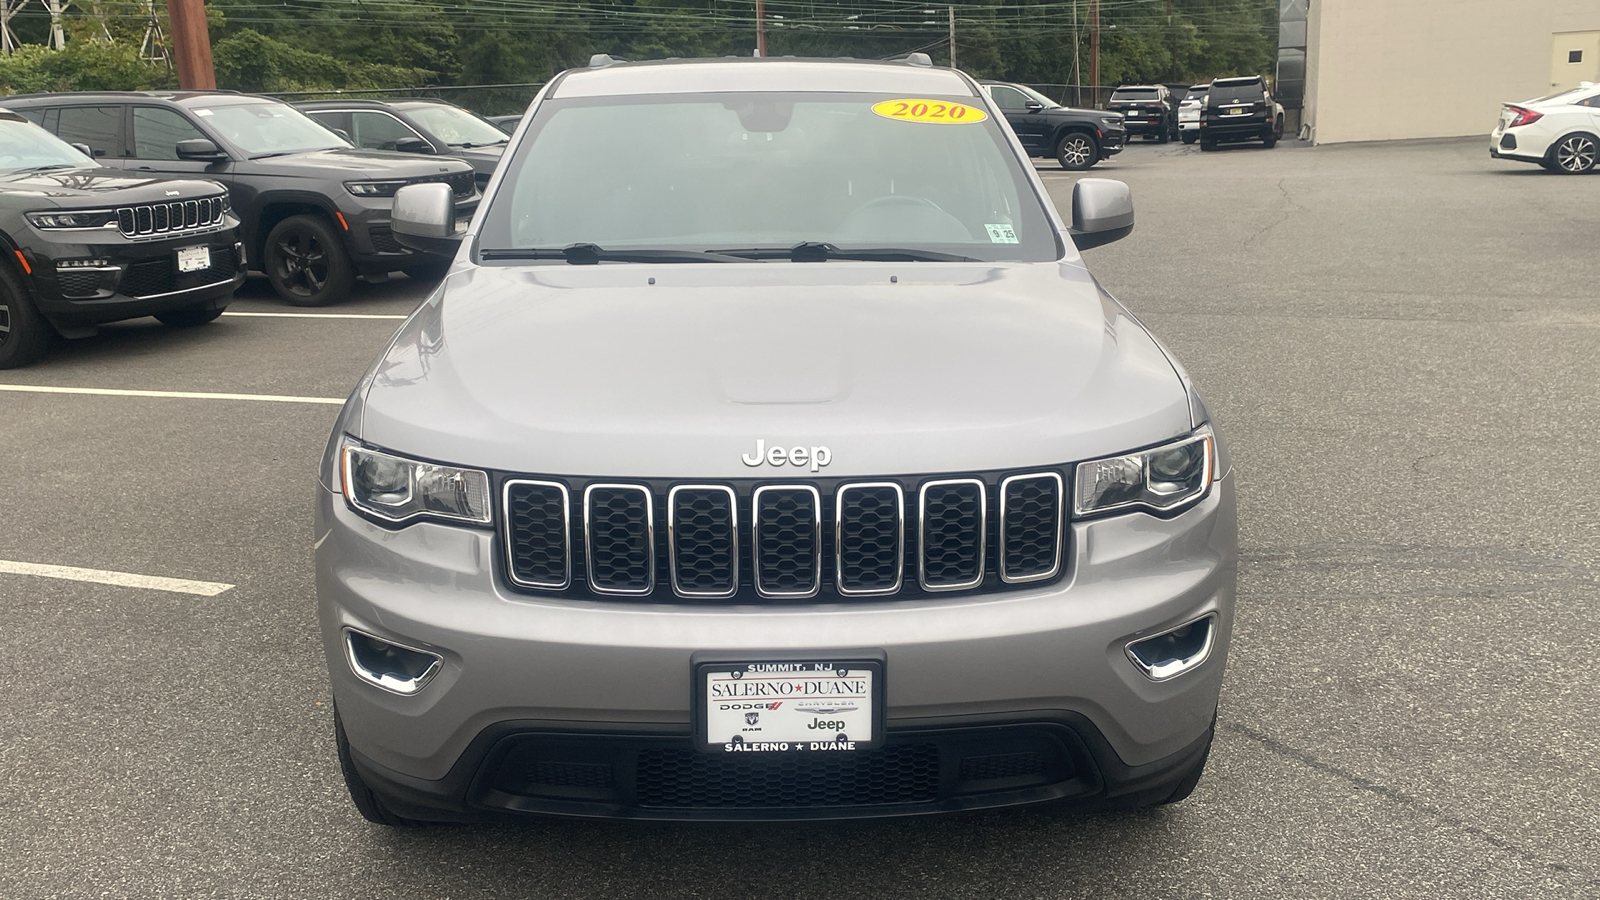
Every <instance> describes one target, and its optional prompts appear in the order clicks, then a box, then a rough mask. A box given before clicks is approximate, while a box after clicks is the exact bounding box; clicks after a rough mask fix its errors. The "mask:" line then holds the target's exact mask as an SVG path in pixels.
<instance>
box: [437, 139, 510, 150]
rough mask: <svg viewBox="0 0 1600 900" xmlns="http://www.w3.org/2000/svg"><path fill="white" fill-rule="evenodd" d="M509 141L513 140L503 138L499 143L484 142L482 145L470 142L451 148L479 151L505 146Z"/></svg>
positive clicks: (453, 145)
mask: <svg viewBox="0 0 1600 900" xmlns="http://www.w3.org/2000/svg"><path fill="white" fill-rule="evenodd" d="M509 140H511V138H508V137H503V138H501V139H500V140H498V141H484V142H483V143H481V144H475V143H473V142H471V141H468V142H467V143H465V144H451V145H450V146H452V147H460V148H461V149H463V150H474V149H477V148H478V147H498V146H500V145H501V144H504V143H505V142H507V141H509Z"/></svg>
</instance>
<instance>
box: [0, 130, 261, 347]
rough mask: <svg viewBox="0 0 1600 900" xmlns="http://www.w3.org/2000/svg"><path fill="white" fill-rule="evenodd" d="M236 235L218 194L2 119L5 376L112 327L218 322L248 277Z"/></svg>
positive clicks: (0, 306)
mask: <svg viewBox="0 0 1600 900" xmlns="http://www.w3.org/2000/svg"><path fill="white" fill-rule="evenodd" d="M83 149H87V148H83ZM238 231H239V220H238V219H237V218H235V217H234V215H233V213H232V211H231V209H230V208H229V205H228V194H227V192H226V190H225V189H224V188H223V186H222V185H221V184H218V183H217V182H214V181H208V180H202V179H198V178H189V179H184V180H167V179H159V178H151V177H149V176H147V175H133V174H129V173H127V172H122V171H120V170H117V169H113V168H109V167H105V166H101V165H98V164H96V163H95V161H94V160H93V159H91V158H89V156H88V155H87V154H85V153H83V152H82V150H81V149H79V148H74V147H72V146H69V145H68V144H66V143H65V142H63V141H61V140H59V139H57V138H55V137H53V136H51V135H50V134H49V133H47V132H46V131H44V130H43V129H41V128H39V127H38V126H36V125H34V124H33V123H31V122H29V121H28V120H27V119H25V118H23V117H22V116H20V115H17V114H16V113H13V112H11V111H9V110H5V109H0V369H11V368H17V367H19V366H25V365H28V364H29V363H32V362H36V361H38V360H39V359H40V358H41V357H43V356H44V355H45V353H46V352H47V351H48V350H49V349H50V345H51V344H52V343H54V341H55V340H56V338H57V337H60V336H65V337H86V336H88V335H92V334H94V333H95V332H96V331H97V330H98V328H99V326H100V325H102V324H104V323H107V322H116V321H120V320H123V319H135V318H139V317H141V316H154V317H155V318H156V319H158V320H159V321H161V322H163V323H165V324H167V325H174V326H192V325H203V324H205V323H206V322H210V321H212V320H213V319H215V318H216V317H217V316H219V315H221V314H222V311H223V310H224V309H225V308H227V306H228V301H229V300H230V299H232V297H233V291H234V288H235V287H237V286H238V284H239V282H240V281H242V280H243V278H244V272H243V269H242V267H241V266H240V261H241V254H242V252H243V250H244V248H243V245H242V244H240V242H239V237H238Z"/></svg>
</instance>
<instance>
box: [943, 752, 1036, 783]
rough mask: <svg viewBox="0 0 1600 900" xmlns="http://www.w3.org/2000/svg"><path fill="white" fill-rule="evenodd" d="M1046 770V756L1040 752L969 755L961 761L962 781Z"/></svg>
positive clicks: (1010, 776)
mask: <svg viewBox="0 0 1600 900" xmlns="http://www.w3.org/2000/svg"><path fill="white" fill-rule="evenodd" d="M1043 771H1044V757H1043V756H1041V755H1040V754H1038V753H1002V754H999V755H997V756H969V757H967V758H966V759H963V760H962V761H961V780H962V781H989V780H992V779H996V778H1022V777H1025V776H1031V775H1038V774H1040V773H1042V772H1043Z"/></svg>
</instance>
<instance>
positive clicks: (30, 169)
mask: <svg viewBox="0 0 1600 900" xmlns="http://www.w3.org/2000/svg"><path fill="white" fill-rule="evenodd" d="M76 168H78V167H77V166H75V165H73V164H72V163H51V164H49V165H48V166H29V167H27V168H26V169H12V170H11V172H12V174H16V173H18V172H52V171H55V170H56V169H76Z"/></svg>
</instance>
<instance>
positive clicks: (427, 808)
mask: <svg viewBox="0 0 1600 900" xmlns="http://www.w3.org/2000/svg"><path fill="white" fill-rule="evenodd" d="M1234 516H1235V511H1234V499H1233V485H1232V479H1231V478H1225V479H1223V480H1222V481H1220V482H1219V483H1218V484H1217V486H1216V488H1215V489H1213V491H1212V493H1211V494H1210V495H1209V496H1208V497H1207V498H1206V499H1205V500H1203V501H1202V502H1201V503H1200V504H1198V505H1197V506H1195V507H1194V508H1192V509H1190V510H1188V511H1186V512H1184V513H1182V514H1180V515H1178V516H1175V517H1173V518H1170V519H1159V518H1155V517H1153V516H1147V515H1143V514H1133V515H1125V516H1114V517H1110V518H1105V519H1099V520H1094V521H1090V522H1080V523H1075V524H1074V525H1073V531H1074V534H1073V539H1072V548H1073V550H1072V553H1071V554H1070V556H1069V565H1070V571H1069V573H1068V575H1067V577H1065V578H1064V579H1063V580H1062V581H1060V582H1058V583H1054V584H1051V585H1049V586H1046V587H1041V588H1039V589H1037V590H1023V591H1011V592H1007V593H1004V594H998V595H991V596H984V595H977V596H965V597H960V598H952V599H949V600H928V599H918V600H900V601H896V600H879V601H862V602H857V603H830V604H800V605H796V604H790V605H783V604H773V605H759V606H758V605H745V606H735V607H729V606H716V605H712V604H701V605H687V604H685V605H676V604H645V603H628V602H615V601H585V600H571V599H561V598H543V597H535V596H530V595H527V594H518V593H513V592H511V591H509V590H507V589H506V588H505V586H504V585H503V584H502V583H501V582H500V581H499V575H498V574H497V573H498V572H499V571H500V566H498V565H497V564H496V561H495V555H496V554H497V553H498V552H499V550H498V549H497V542H496V540H495V537H494V535H493V533H491V532H488V531H475V530H469V529H462V528H451V527H445V526H439V525H431V524H419V525H412V526H410V527H408V528H404V529H401V530H398V531H391V530H386V529H383V528H380V527H378V526H376V525H374V524H372V523H370V522H368V521H367V520H365V519H362V518H360V517H358V516H356V515H354V514H353V513H351V512H350V511H349V510H348V508H347V507H346V506H345V504H344V501H343V499H342V498H341V497H339V496H338V495H336V494H333V493H331V492H329V491H327V490H323V491H321V492H320V493H319V501H318V504H317V520H318V521H317V546H318V549H317V591H318V601H319V614H320V624H321V629H322V636H323V641H324V650H325V652H326V655H327V659H328V664H329V672H330V678H331V681H332V686H333V693H334V698H335V701H336V703H337V706H338V710H339V714H340V717H341V719H342V721H343V723H344V726H345V729H346V732H347V734H348V738H349V742H350V749H351V751H352V758H353V759H354V760H355V761H356V764H357V766H358V768H359V769H360V770H361V771H362V772H363V775H364V776H366V777H369V778H370V785H371V786H373V787H374V789H375V790H378V791H379V792H380V793H381V794H383V795H384V796H385V798H386V800H388V801H393V803H392V806H393V808H394V809H395V810H396V812H398V813H400V814H401V815H406V814H407V811H408V810H409V811H410V814H411V815H413V816H415V817H418V818H452V817H462V816H467V817H471V816H475V815H482V814H484V813H492V812H495V811H499V812H519V811H520V812H554V813H562V814H571V815H604V816H619V817H654V818H707V817H709V818H749V817H756V818H764V817H782V818H792V817H795V816H803V815H818V816H824V817H836V816H840V815H850V816H854V815H893V814H902V813H908V812H919V811H923V812H933V811H942V810H948V809H962V808H974V807H976V806H995V805H1008V804H1015V803H1028V802H1038V801H1043V800H1053V799H1068V798H1079V799H1094V798H1104V797H1107V796H1112V795H1113V794H1115V793H1117V792H1126V791H1136V790H1146V789H1148V786H1149V785H1148V783H1155V782H1160V781H1161V779H1162V778H1163V777H1166V778H1170V779H1176V778H1181V777H1182V775H1183V774H1184V773H1186V772H1187V771H1188V768H1186V766H1187V764H1188V762H1189V761H1190V760H1191V758H1192V757H1193V754H1194V753H1195V752H1198V751H1196V750H1195V748H1196V747H1199V746H1200V745H1201V744H1202V743H1203V742H1204V739H1205V738H1206V737H1207V736H1208V735H1209V733H1210V728H1211V724H1212V720H1213V716H1214V713H1215V710H1216V705H1217V697H1218V693H1219V691H1220V687H1221V679H1222V671H1223V666H1224V663H1225V661H1226V657H1227V648H1228V636H1229V633H1230V631H1231V627H1232V620H1233V603H1234V581H1235V574H1236V569H1237V562H1236V556H1235V540H1236V538H1235V534H1236V526H1235V520H1234ZM1207 614H1214V615H1215V616H1216V618H1215V623H1214V626H1213V627H1214V628H1215V640H1214V644H1213V646H1212V649H1211V653H1210V655H1209V656H1208V657H1207V658H1206V661H1205V662H1203V663H1201V664H1199V665H1197V666H1196V667H1195V668H1193V669H1192V670H1190V671H1187V672H1185V673H1183V674H1182V675H1179V676H1178V677H1175V678H1171V679H1168V680H1163V681H1155V680H1152V679H1150V678H1147V677H1146V676H1145V675H1144V674H1143V673H1142V672H1141V671H1140V670H1139V669H1138V668H1137V667H1136V666H1135V665H1134V664H1133V663H1132V662H1131V661H1130V659H1129V658H1128V655H1127V652H1126V647H1127V644H1128V643H1129V642H1130V641H1133V640H1137V639H1139V638H1143V637H1148V636H1150V635H1154V634H1157V633H1160V632H1162V631H1164V630H1167V629H1170V628H1172V627H1175V626H1177V625H1181V624H1183V623H1186V622H1189V621H1192V620H1194V619H1196V618H1198V617H1202V616H1205V615H1207ZM346 629H356V630H359V631H361V632H365V633H367V634H371V635H374V636H376V637H379V638H381V639H384V640H390V641H393V642H395V643H398V644H402V645H406V646H410V647H413V648H417V649H421V650H425V651H427V652H430V653H434V654H437V655H438V656H439V657H440V658H441V659H442V664H441V666H440V668H439V670H438V672H437V674H436V675H435V676H434V677H433V678H432V679H431V681H429V682H428V683H427V684H426V685H425V686H424V687H423V688H422V689H421V690H419V691H417V692H416V693H414V694H411V695H401V694H397V693H394V692H391V691H387V690H383V689H381V688H378V687H375V686H374V685H372V684H370V683H368V682H367V681H364V680H363V679H362V678H360V677H358V676H357V675H356V674H355V673H354V671H353V670H352V668H351V665H350V662H349V660H348V659H347V655H346V646H345V640H346V637H345V634H346ZM860 648H872V649H873V650H875V651H881V652H882V653H883V654H884V656H885V658H886V660H887V665H886V670H885V684H886V687H887V702H886V714H887V717H886V725H887V733H888V735H889V746H888V747H886V748H885V749H886V750H889V749H892V748H893V747H894V746H895V745H906V746H913V745H921V746H924V747H928V746H932V747H937V748H939V749H938V750H937V753H936V754H935V756H936V758H937V759H938V762H937V763H926V764H931V765H934V766H935V767H936V768H937V769H938V770H939V771H941V772H944V771H945V770H946V768H947V767H949V766H954V767H955V768H954V769H953V770H951V771H957V772H959V771H960V770H961V767H962V765H963V763H962V762H961V760H962V759H964V758H965V757H964V756H963V755H962V754H963V753H964V752H965V751H961V750H960V749H959V748H960V747H962V746H967V745H972V744H973V742H974V741H976V742H977V743H976V744H975V745H974V746H979V747H980V749H982V747H983V746H990V747H991V748H993V747H999V748H1001V749H1000V750H999V751H997V752H989V751H987V750H985V751H984V752H981V753H978V754H977V755H979V756H1007V755H1016V754H1018V753H1022V754H1027V753H1034V754H1036V755H1037V756H1038V757H1039V758H1040V759H1042V760H1044V762H1043V763H1041V765H1042V766H1043V768H1042V769H1040V772H1042V773H1043V774H1039V773H1038V772H1036V773H1034V774H1033V775H1026V774H1012V775H1008V776H1007V777H1011V778H1020V779H1023V780H1022V781H1018V782H1015V783H1010V782H994V783H990V784H987V785H985V784H981V783H979V784H972V783H966V782H963V781H962V780H961V779H959V778H956V777H955V776H950V778H949V779H945V780H944V781H942V782H941V785H942V786H941V787H939V789H938V790H939V793H938V794H937V795H936V796H934V797H932V798H927V797H923V799H920V800H917V801H916V802H914V803H913V804H912V805H911V806H910V807H906V805H905V804H904V803H898V802H886V803H872V804H868V805H855V806H846V807H844V808H842V809H841V808H837V807H829V808H826V809H813V810H811V811H810V812H805V811H800V812H797V811H796V810H794V809H791V808H785V809H784V810H783V811H782V814H781V816H779V815H777V814H776V813H774V812H773V811H772V810H770V809H766V808H759V809H753V810H752V809H746V810H744V811H743V812H739V811H737V810H736V811H732V812H730V811H729V810H726V809H719V808H711V809H706V808H703V807H701V806H696V805H694V804H693V803H689V801H685V802H686V803H689V805H688V806H683V807H672V806H670V805H669V806H668V807H660V806H655V807H652V806H650V805H649V804H648V803H647V802H646V801H645V800H641V798H640V795H639V792H640V791H641V790H645V788H642V787H641V782H640V781H639V780H638V779H639V777H640V776H639V771H640V767H639V759H640V757H639V755H638V754H639V753H641V752H643V751H644V750H652V752H655V753H657V754H658V757H659V758H661V759H665V758H667V757H671V758H672V759H675V760H677V762H676V763H674V765H680V766H694V765H709V764H710V762H709V761H708V760H717V761H719V762H720V761H723V758H721V757H709V758H706V757H700V756H698V755H696V754H694V752H693V751H692V750H685V749H684V748H687V747H690V746H692V745H691V743H690V738H691V734H690V732H691V724H692V723H691V713H690V709H691V706H692V704H691V701H690V696H691V678H690V672H691V669H690V657H691V655H692V654H694V653H695V652H697V651H706V650H714V651H724V652H748V653H751V654H752V655H760V654H761V653H762V652H770V651H823V652H832V651H843V650H847V649H860ZM997 729H999V731H997ZM1006 729H1010V730H1011V731H1012V732H1013V733H1015V734H1016V735H1017V740H1018V741H1019V742H1020V744H1018V746H1021V747H1023V749H1021V750H1016V749H1013V750H1005V749H1004V747H1005V743H1004V740H1002V738H1003V735H1002V734H1001V732H1002V731H1005V730H1006ZM930 735H931V736H930ZM985 741H988V742H989V744H988V745H985V744H984V742H985ZM995 741H1000V743H995ZM525 747H531V748H532V749H519V748H525ZM951 747H955V748H957V749H955V750H951V749H949V748H951ZM574 748H576V749H574ZM1050 748H1054V749H1050ZM897 752H899V751H897ZM908 752H909V751H908ZM923 752H925V753H926V752H931V751H926V750H925V751H923ZM512 754H521V755H520V756H518V757H516V758H517V759H518V760H521V761H522V762H518V763H517V765H518V766H520V767H521V768H520V769H517V771H522V770H528V771H532V769H531V768H530V767H531V766H534V765H535V764H539V765H544V766H545V767H546V768H545V769H544V771H547V772H551V771H554V772H569V771H571V770H570V769H568V768H563V767H565V766H570V764H572V763H574V762H578V763H582V762H583V761H585V760H588V761H590V762H593V761H594V760H601V759H603V760H608V761H609V762H607V765H608V766H609V767H610V768H609V770H608V771H609V773H610V774H609V775H606V776H605V777H600V776H599V775H597V776H596V777H595V778H592V779H589V780H588V781H585V783H584V784H579V785H568V786H567V787H572V788H573V790H577V789H578V788H580V787H585V784H587V787H586V788H585V789H590V790H591V793H590V794H588V795H582V794H572V793H571V792H568V793H566V794H562V793H560V792H556V793H555V794H551V793H550V791H548V790H543V793H541V792H540V790H532V791H530V790H528V789H526V788H517V789H514V790H513V789H507V781H506V778H507V777H511V776H506V775H505V772H506V770H507V763H506V760H507V758H508V757H509V756H510V755H512ZM659 754H666V755H667V757H660V756H659ZM686 754H687V755H686ZM1186 754H1188V755H1186ZM652 758H657V757H652ZM552 767H553V768H552ZM1008 771H1009V770H1008ZM1130 773H1131V774H1130ZM947 774H948V773H947ZM1029 777H1032V778H1034V779H1035V780H1034V781H1031V782H1030V781H1027V778H1029ZM940 778H941V779H944V778H945V776H943V775H941V776H940ZM1040 778H1042V779H1043V780H1042V781H1040V780H1038V779H1040ZM607 779H609V781H608V780H607ZM1152 779H1154V781H1151V780H1152ZM513 780H514V778H513ZM579 780H580V781H583V779H579ZM590 781H593V782H605V784H606V785H609V787H604V790H602V788H600V787H595V785H594V784H590V783H589V782H590ZM969 781H970V780H969ZM980 781H981V779H980ZM1147 782H1148V783H1147ZM1007 785H1011V786H1007ZM541 790H542V789H541ZM596 790H601V791H602V792H601V793H600V794H595V793H593V792H592V791H596ZM604 791H611V793H604Z"/></svg>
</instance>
